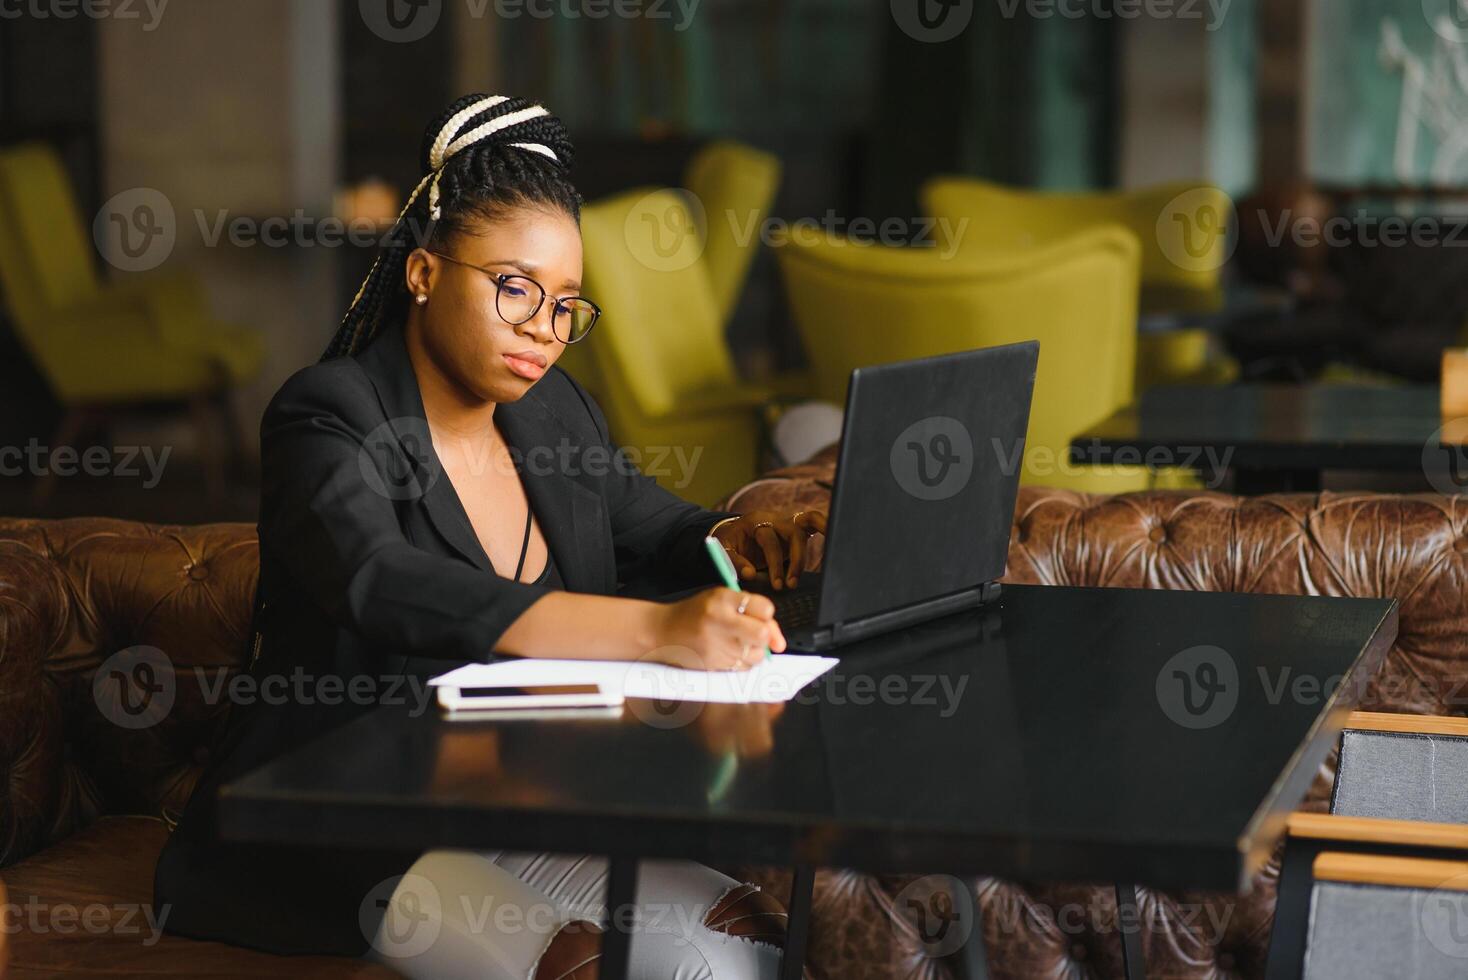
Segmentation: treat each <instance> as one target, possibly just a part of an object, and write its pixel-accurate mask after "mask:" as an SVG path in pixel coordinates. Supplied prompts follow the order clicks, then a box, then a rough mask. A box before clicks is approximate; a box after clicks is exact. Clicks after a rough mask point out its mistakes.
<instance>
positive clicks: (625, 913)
mask: <svg viewBox="0 0 1468 980" xmlns="http://www.w3.org/2000/svg"><path fill="white" fill-rule="evenodd" d="M636 901H637V859H636V858H633V857H620V856H613V857H610V858H608V867H607V931H606V932H605V933H603V934H602V937H601V964H600V970H599V971H598V973H597V975H598V976H599V977H600V978H601V980H627V978H628V976H629V975H630V973H631V968H630V960H631V954H632V932H633V930H634V929H635V928H636V914H637V906H636Z"/></svg>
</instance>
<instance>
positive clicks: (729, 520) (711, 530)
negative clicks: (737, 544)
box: [706, 514, 742, 538]
mask: <svg viewBox="0 0 1468 980" xmlns="http://www.w3.org/2000/svg"><path fill="white" fill-rule="evenodd" d="M741 516H742V515H739V514H736V515H734V516H733V517H726V518H724V519H723V520H722V521H719V523H717V524H715V525H714V526H713V527H711V528H709V530H708V534H707V535H706V537H710V538H711V537H713V536H714V532H716V531H717V530H718V529H719V528H721V527H723V526H724V525H725V524H733V523H734V522H735V521H737V520H739V519H740V517H741Z"/></svg>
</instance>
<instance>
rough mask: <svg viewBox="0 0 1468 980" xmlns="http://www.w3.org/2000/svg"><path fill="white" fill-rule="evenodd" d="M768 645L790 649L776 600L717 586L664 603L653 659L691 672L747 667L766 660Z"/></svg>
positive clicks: (774, 647) (777, 649) (778, 649)
mask: <svg viewBox="0 0 1468 980" xmlns="http://www.w3.org/2000/svg"><path fill="white" fill-rule="evenodd" d="M741 605H742V606H743V609H744V612H742V613H741V612H740V611H739V609H740V607H741ZM766 646H768V647H769V648H770V649H771V650H772V651H774V652H775V653H780V652H782V651H784V649H785V634H784V633H782V632H780V625H779V624H778V623H776V622H775V604H774V603H773V602H771V601H770V600H769V599H768V598H766V597H765V596H762V595H756V594H754V593H753V592H735V591H734V590H733V589H726V588H714V589H705V590H704V591H702V592H698V593H695V594H693V595H691V596H689V597H688V598H686V599H681V600H679V601H678V602H672V603H668V604H667V605H666V606H664V608H663V613H662V623H661V626H660V629H659V630H658V648H657V650H655V651H654V658H655V659H657V660H659V661H661V662H663V663H667V664H671V665H672V666H674V667H684V668H688V669H691V670H748V669H749V668H751V667H754V666H756V665H757V664H758V663H759V662H760V661H761V660H763V659H764V658H765V647H766Z"/></svg>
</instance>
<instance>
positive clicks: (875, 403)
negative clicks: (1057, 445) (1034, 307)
mask: <svg viewBox="0 0 1468 980" xmlns="http://www.w3.org/2000/svg"><path fill="white" fill-rule="evenodd" d="M1038 358H1039V344H1038V343H1035V342H1033V341H1031V342H1028V343H1023V344H1010V345H1007V346H1004V347H993V348H986V349H983V350H974V351H965V352H962V353H958V354H949V355H944V356H942V357H929V358H923V359H921V360H916V361H902V362H899V363H895V364H885V365H879V366H876V367H871V368H861V369H859V370H857V371H854V372H852V375H851V383H850V386H849V387H848V389H847V395H846V417H845V420H844V423H843V428H842V435H841V456H840V461H839V463H838V464H837V469H836V486H835V489H834V491H833V495H832V500H831V513H830V517H829V523H828V536H827V540H826V550H825V558H824V560H823V571H824V574H823V576H822V583H821V601H820V622H821V625H830V624H832V623H842V622H848V621H850V620H852V619H856V618H860V617H863V616H870V615H873V614H875V613H879V612H884V611H886V610H890V609H898V608H901V607H904V606H910V605H912V604H914V603H917V602H921V601H923V600H926V599H933V598H937V597H939V596H944V595H949V594H952V593H954V592H960V591H963V590H965V589H971V588H974V587H976V586H979V585H982V584H983V583H985V582H990V581H993V580H994V579H997V578H999V577H1000V576H1002V575H1003V574H1004V565H1005V559H1006V556H1007V554H1008V550H1009V533H1010V525H1011V523H1012V521H1013V517H1014V502H1015V495H1016V493H1017V490H1018V486H1019V474H1020V464H1021V459H1022V456H1023V451H1024V437H1025V430H1026V427H1027V426H1028V424H1029V416H1030V395H1031V393H1032V391H1033V388H1034V382H1035V367H1036V364H1037V362H1038Z"/></svg>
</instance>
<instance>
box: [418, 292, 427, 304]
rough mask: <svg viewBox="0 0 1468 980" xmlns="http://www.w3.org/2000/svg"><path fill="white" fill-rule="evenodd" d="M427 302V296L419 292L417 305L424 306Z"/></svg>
mask: <svg viewBox="0 0 1468 980" xmlns="http://www.w3.org/2000/svg"><path fill="white" fill-rule="evenodd" d="M427 303H428V297H427V296H424V295H422V294H419V296H418V305H419V306H424V305H426V304H427Z"/></svg>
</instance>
